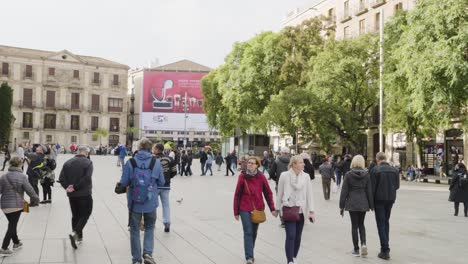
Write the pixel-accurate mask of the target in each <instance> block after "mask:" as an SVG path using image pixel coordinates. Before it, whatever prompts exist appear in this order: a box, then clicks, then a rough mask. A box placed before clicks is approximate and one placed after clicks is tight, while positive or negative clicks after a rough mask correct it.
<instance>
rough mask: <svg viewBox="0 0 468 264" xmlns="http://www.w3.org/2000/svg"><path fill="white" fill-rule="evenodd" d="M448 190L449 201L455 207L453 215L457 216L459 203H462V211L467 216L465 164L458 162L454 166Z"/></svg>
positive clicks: (467, 184)
mask: <svg viewBox="0 0 468 264" xmlns="http://www.w3.org/2000/svg"><path fill="white" fill-rule="evenodd" d="M449 190H450V197H449V201H451V202H453V205H454V208H455V213H454V214H453V215H454V216H458V208H459V206H460V203H463V207H464V208H463V209H464V210H463V212H464V213H465V217H468V178H467V175H466V166H465V164H463V163H461V162H460V163H458V164H457V165H456V166H455V173H454V175H453V178H452V181H451V182H450V188H449Z"/></svg>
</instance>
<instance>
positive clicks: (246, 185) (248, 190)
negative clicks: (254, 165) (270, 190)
mask: <svg viewBox="0 0 468 264" xmlns="http://www.w3.org/2000/svg"><path fill="white" fill-rule="evenodd" d="M244 184H245V187H247V192H248V193H249V196H252V194H251V193H250V189H249V185H248V184H247V180H246V179H245V178H244ZM250 202H251V203H252V206H253V209H254V210H257V208H255V204H254V202H253V201H252V200H250Z"/></svg>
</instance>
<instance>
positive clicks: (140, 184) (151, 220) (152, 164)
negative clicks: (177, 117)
mask: <svg viewBox="0 0 468 264" xmlns="http://www.w3.org/2000/svg"><path fill="white" fill-rule="evenodd" d="M152 147H153V143H152V142H151V140H149V139H147V138H142V139H141V140H140V141H139V142H138V153H137V154H136V155H135V158H131V159H129V160H128V161H127V163H126V164H125V166H124V168H123V172H122V177H121V179H120V186H122V187H127V186H128V187H129V189H128V192H127V206H128V210H129V224H130V246H131V251H132V263H134V264H135V263H143V262H142V261H144V263H145V264H155V263H156V262H155V261H154V259H153V250H154V225H155V222H156V209H157V207H158V205H159V202H158V198H157V190H158V187H159V186H164V183H165V180H164V174H163V168H162V165H161V162H160V161H159V160H157V159H156V158H154V157H153V156H152V155H151V149H152ZM142 219H144V232H145V234H144V239H143V254H142V252H141V240H140V223H141V220H142ZM142 256H143V257H142ZM142 259H143V260H142Z"/></svg>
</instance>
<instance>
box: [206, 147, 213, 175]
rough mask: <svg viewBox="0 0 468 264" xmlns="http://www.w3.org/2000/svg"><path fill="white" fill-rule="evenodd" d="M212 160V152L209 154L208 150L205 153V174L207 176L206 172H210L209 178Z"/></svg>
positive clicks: (211, 173)
mask: <svg viewBox="0 0 468 264" xmlns="http://www.w3.org/2000/svg"><path fill="white" fill-rule="evenodd" d="M213 160H214V157H213V152H211V150H208V151H207V152H206V165H205V166H206V168H205V173H206V174H208V171H210V176H213V170H212V169H211V167H212V166H213Z"/></svg>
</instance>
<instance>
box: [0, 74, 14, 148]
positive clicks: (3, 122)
mask: <svg viewBox="0 0 468 264" xmlns="http://www.w3.org/2000/svg"><path fill="white" fill-rule="evenodd" d="M12 104H13V89H11V87H10V86H9V85H8V83H7V82H3V83H2V85H1V86H0V145H1V146H3V145H4V144H7V143H9V139H10V133H11V125H12V121H13V118H14V117H13V115H12V112H11V106H12Z"/></svg>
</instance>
